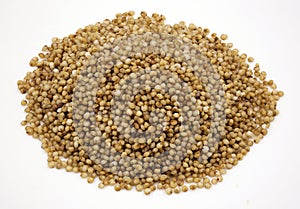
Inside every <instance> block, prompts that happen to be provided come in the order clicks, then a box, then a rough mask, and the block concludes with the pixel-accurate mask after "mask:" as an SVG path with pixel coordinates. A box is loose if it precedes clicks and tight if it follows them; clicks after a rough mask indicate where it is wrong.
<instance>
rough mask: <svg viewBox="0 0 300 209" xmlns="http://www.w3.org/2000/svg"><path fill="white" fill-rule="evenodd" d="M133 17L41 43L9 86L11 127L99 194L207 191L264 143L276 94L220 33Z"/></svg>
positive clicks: (158, 18) (53, 165) (155, 17)
mask: <svg viewBox="0 0 300 209" xmlns="http://www.w3.org/2000/svg"><path fill="white" fill-rule="evenodd" d="M133 16H134V12H132V11H130V12H126V13H124V14H117V15H116V18H115V19H113V20H108V19H106V20H104V21H103V22H102V23H96V24H95V25H89V26H86V27H85V28H84V29H79V30H78V31H77V32H76V34H74V35H69V36H68V37H65V38H63V39H58V38H53V40H52V44H51V46H44V47H43V49H42V52H41V53H40V54H39V55H38V57H34V58H32V60H31V61H30V65H31V66H32V67H35V69H34V70H33V72H28V73H27V74H26V76H25V78H24V79H23V80H20V81H18V88H19V90H20V92H21V93H22V94H26V97H25V98H26V99H25V100H23V101H22V102H21V103H22V105H23V106H26V108H25V112H26V114H27V115H26V119H25V120H24V121H22V122H21V124H22V125H24V126H25V130H26V133H27V134H29V135H31V136H33V137H34V138H37V139H39V140H40V141H41V142H42V148H43V149H44V150H45V151H46V152H47V154H48V166H49V167H50V168H58V169H61V168H63V169H65V170H66V171H68V172H75V173H80V175H81V177H82V178H86V179H87V181H88V182H89V183H92V182H94V180H95V179H98V180H99V181H100V183H99V185H98V186H99V188H103V187H105V186H107V185H111V186H114V187H115V190H116V191H120V190H122V189H126V190H131V189H132V188H133V187H135V189H136V190H137V191H143V192H144V193H145V194H150V193H151V192H153V191H155V190H156V189H162V190H165V191H166V193H167V194H171V193H180V192H187V191H188V190H195V189H197V188H207V189H209V188H210V187H211V186H212V185H214V184H217V183H218V182H221V181H222V180H223V178H222V175H223V174H225V173H226V170H228V169H231V168H232V167H233V166H235V165H237V164H238V161H239V160H242V159H243V157H244V156H245V155H246V154H247V153H248V152H249V151H250V147H251V146H252V145H253V144H254V143H258V142H259V141H260V140H261V139H262V138H263V136H265V135H266V134H267V129H268V128H269V126H270V123H271V122H272V121H273V120H274V118H275V116H276V115H278V113H279V112H278V110H276V103H277V101H278V100H279V98H280V97H281V96H283V92H282V91H277V90H276V84H275V83H274V82H273V81H272V80H266V73H265V72H263V71H261V70H260V67H259V65H258V64H255V65H254V68H253V69H251V68H250V63H251V62H253V58H252V57H247V55H246V54H240V53H239V51H238V50H237V49H233V48H232V47H233V45H232V44H231V43H226V42H225V40H226V39H227V35H224V34H223V35H221V36H220V37H218V36H217V35H216V34H215V33H212V34H210V32H209V30H208V29H202V28H200V27H196V26H195V25H194V24H190V25H189V26H186V24H185V23H184V22H180V23H178V24H174V25H173V26H171V25H168V24H165V23H164V21H165V17H164V16H162V15H158V14H152V16H151V17H150V16H148V15H147V14H146V13H145V12H142V13H141V15H140V16H139V17H138V18H134V17H133ZM123 37H126V38H125V39H122V38H123ZM128 37H130V38H128ZM170 37H171V38H170ZM173 37H176V38H175V39H174V38H173ZM145 40H148V42H149V43H150V45H151V47H150V49H149V47H148V48H147V47H145V42H143V41H145ZM165 40H168V41H169V42H168V43H167V45H168V48H166V49H165V50H164V49H161V48H162V47H161V46H162V45H163V44H164V43H165V42H164V41H165ZM170 40H171V41H170ZM176 42H180V43H181V45H182V43H183V44H184V46H183V47H182V48H181V47H178V45H176V44H169V43H176ZM116 44H117V46H118V48H117V47H116ZM130 44H132V45H130ZM155 46H159V47H157V48H155ZM186 46H190V47H188V48H189V51H188V54H189V56H186V55H187V51H185V50H186V48H187V47H186ZM193 47H194V49H197V50H193ZM143 48H147V49H143ZM133 49H134V50H133ZM181 50H182V51H181ZM196 51H199V52H200V53H197V52H196ZM95 57H96V58H97V59H95ZM199 61H201V63H200V64H199V63H198V62H199ZM170 72H171V74H170ZM214 72H215V73H214ZM175 75H176V76H175ZM180 81H181V82H180ZM133 84H142V85H140V86H138V85H136V86H135V85H133ZM220 87H221V88H220ZM93 97H95V99H93ZM223 116H224V117H223Z"/></svg>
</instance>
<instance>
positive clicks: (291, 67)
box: [0, 0, 300, 209]
mask: <svg viewBox="0 0 300 209" xmlns="http://www.w3.org/2000/svg"><path fill="white" fill-rule="evenodd" d="M299 9H300V5H299V1H297V0H294V1H293V0H286V1H279V0H275V1H274V0H273V1H271V0H252V1H239V0H236V1H232V0H230V1H228V0H227V1H223V0H222V1H221V0H214V1H200V0H197V1H190V0H184V1H175V0H172V1H167V0H162V1H157V0H149V1H144V0H131V1H129V0H120V1H112V0H111V1H109V0H107V1H100V0H96V1H74V0H73V1H61V0H60V1H59V0H51V1H41V0H36V1H33V0H27V1H21V0H19V1H14V0H10V1H1V2H0V23H1V24H0V25H1V33H0V46H1V51H0V55H1V56H0V59H1V73H2V75H1V77H0V79H1V82H0V85H1V86H0V87H1V88H0V91H1V117H2V119H1V126H0V127H1V131H0V140H1V152H0V163H1V172H0V208H3V209H6V208H10V209H21V208H22V209H40V208H43V209H53V208H62V209H80V208H81V209H82V208H89V209H93V208H124V209H126V208H131V209H135V208H145V209H147V208H172V209H177V208H187V207H193V208H203V209H206V208H218V209H223V208H224V209H225V208H230V209H243V208H256V209H265V208H272V209H282V208H287V209H292V208H293V209H296V208H299V206H298V199H297V198H298V196H299V191H298V188H299V186H300V178H299V172H300V165H299V161H298V160H299V155H298V151H299V148H300V138H299V133H298V131H299V128H298V123H299V116H300V115H299V108H298V105H299V104H298V101H299V81H298V79H299V76H300V73H299V72H300V69H299V62H298V60H299V48H300V45H299V41H298V37H299V36H300V30H299V29H300V28H299V22H298V21H299V19H300V15H299V14H300V13H299ZM127 10H135V11H136V12H138V13H139V12H140V11H141V10H146V11H147V12H148V13H152V12H157V13H161V14H164V15H165V16H166V17H167V22H168V23H175V22H178V21H180V20H184V21H186V22H187V23H195V24H196V25H197V26H202V27H208V28H209V29H210V30H211V31H212V32H216V33H217V34H221V33H227V34H228V35H229V41H232V42H233V43H234V45H235V47H237V48H238V49H240V50H241V52H246V53H247V54H248V55H251V56H253V57H255V58H256V61H258V62H259V63H260V64H261V66H262V68H263V69H264V70H266V71H267V73H268V76H269V78H272V79H273V80H274V81H275V82H276V84H277V85H278V87H279V89H281V90H283V91H284V92H285V96H284V97H283V98H282V99H281V101H280V102H279V104H278V109H279V110H280V115H279V116H278V117H277V118H276V119H275V122H274V123H273V124H272V126H271V129H270V130H269V134H268V135H267V136H266V137H265V138H264V139H263V141H262V142H261V143H260V144H259V145H255V146H254V147H253V148H252V150H251V152H250V153H249V154H248V156H247V157H246V158H245V159H244V160H243V161H242V162H241V163H240V164H239V165H238V166H236V167H234V168H233V170H231V171H230V172H229V173H228V174H227V175H225V176H224V181H223V183H221V184H219V185H217V186H214V187H213V188H212V189H211V190H204V189H203V190H196V191H193V192H188V193H184V194H180V195H172V196H167V195H165V193H164V192H155V193H153V194H152V195H150V196H145V195H144V194H142V193H137V192H135V191H132V192H127V191H122V192H119V193H116V192H114V191H113V189H112V188H106V189H103V190H99V189H98V188H97V185H96V184H93V185H90V184H87V183H86V182H85V181H84V180H82V179H81V178H80V177H79V175H76V174H74V173H66V172H65V171H62V170H53V169H48V168H47V163H46V159H47V157H46V154H45V153H44V151H43V150H42V149H41V148H40V142H39V141H37V140H34V139H32V138H31V137H29V136H27V135H26V134H25V131H24V129H23V127H21V126H20V125H19V123H20V121H21V120H22V119H23V118H24V115H25V114H24V113H23V108H22V107H21V106H20V104H19V103H20V101H21V99H22V96H21V95H20V94H19V92H18V90H17V85H16V83H17V80H18V79H22V78H23V76H24V75H25V73H26V72H27V71H29V70H32V69H31V68H30V67H29V66H28V62H29V60H30V58H31V57H33V56H35V55H37V53H38V52H40V50H41V48H42V46H43V45H44V44H48V43H49V42H50V40H51V38H52V37H54V36H57V37H64V36H67V35H69V34H71V33H74V32H75V31H76V30H77V29H78V28H79V27H83V26H85V25H87V24H92V23H95V22H97V21H102V20H103V19H105V18H113V17H114V14H115V13H117V12H124V11H127Z"/></svg>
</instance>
